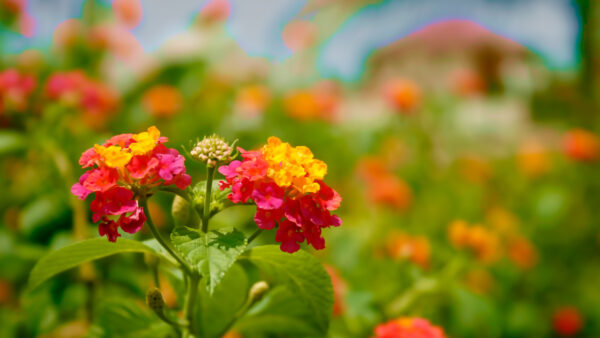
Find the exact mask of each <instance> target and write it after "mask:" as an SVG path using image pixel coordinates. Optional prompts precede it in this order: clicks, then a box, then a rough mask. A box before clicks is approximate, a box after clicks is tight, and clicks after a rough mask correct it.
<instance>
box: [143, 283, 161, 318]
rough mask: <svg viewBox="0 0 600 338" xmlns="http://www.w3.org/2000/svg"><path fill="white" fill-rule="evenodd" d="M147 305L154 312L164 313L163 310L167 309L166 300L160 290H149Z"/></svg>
mask: <svg viewBox="0 0 600 338" xmlns="http://www.w3.org/2000/svg"><path fill="white" fill-rule="evenodd" d="M146 304H148V306H149V307H150V308H151V309H152V310H154V312H161V313H162V311H163V308H164V307H165V300H164V299H163V296H162V293H161V292H160V290H159V289H158V288H154V289H150V290H148V293H147V294H146Z"/></svg>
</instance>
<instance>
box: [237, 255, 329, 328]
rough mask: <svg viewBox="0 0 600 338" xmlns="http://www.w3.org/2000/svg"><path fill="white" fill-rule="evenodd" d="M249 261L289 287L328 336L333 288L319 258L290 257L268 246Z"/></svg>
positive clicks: (313, 321) (250, 256) (316, 326)
mask: <svg viewBox="0 0 600 338" xmlns="http://www.w3.org/2000/svg"><path fill="white" fill-rule="evenodd" d="M247 259H248V260H249V261H250V262H252V263H253V264H254V265H256V266H257V267H258V268H259V269H260V270H261V271H263V272H264V273H266V274H267V275H268V276H270V277H271V278H273V279H274V280H275V281H276V282H279V283H281V284H284V285H285V286H287V287H288V288H289V290H290V291H291V292H292V293H293V294H294V295H295V297H296V298H298V299H300V300H301V301H302V303H303V304H304V305H305V306H306V307H307V309H308V313H310V314H311V315H312V318H311V321H312V323H313V324H314V325H315V328H316V329H317V330H318V332H319V333H320V334H321V335H325V334H326V333H327V329H328V327H329V321H330V320H331V313H332V311H333V287H332V285H331V278H330V277H329V274H328V273H327V272H326V271H325V269H323V266H322V265H321V263H320V262H319V261H318V260H317V259H316V258H315V257H313V256H312V255H310V254H308V253H306V252H305V251H298V252H296V253H294V254H288V253H284V252H282V251H281V250H280V249H279V246H277V245H265V246H260V247H256V248H254V249H252V250H250V252H249V254H248V256H247Z"/></svg>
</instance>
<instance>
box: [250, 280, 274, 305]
mask: <svg viewBox="0 0 600 338" xmlns="http://www.w3.org/2000/svg"><path fill="white" fill-rule="evenodd" d="M267 291H269V284H267V282H265V281H262V280H261V281H260V282H256V283H254V285H252V287H251V288H250V301H251V302H253V303H254V302H258V301H259V300H261V299H262V297H263V296H264V295H265V293H267Z"/></svg>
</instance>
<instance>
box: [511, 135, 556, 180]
mask: <svg viewBox="0 0 600 338" xmlns="http://www.w3.org/2000/svg"><path fill="white" fill-rule="evenodd" d="M517 163H518V165H519V169H520V170H521V172H523V173H524V174H525V175H527V176H530V177H538V176H540V175H543V174H545V173H547V172H548V170H549V169H550V158H549V156H548V151H547V150H546V148H545V147H544V146H543V145H542V144H540V143H538V142H535V141H528V142H525V143H523V144H522V145H521V147H520V148H519V151H518V154H517Z"/></svg>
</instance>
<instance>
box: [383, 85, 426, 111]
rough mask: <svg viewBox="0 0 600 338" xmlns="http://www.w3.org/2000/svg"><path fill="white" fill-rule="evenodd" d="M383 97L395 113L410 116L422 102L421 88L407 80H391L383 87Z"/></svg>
mask: <svg viewBox="0 0 600 338" xmlns="http://www.w3.org/2000/svg"><path fill="white" fill-rule="evenodd" d="M384 96H385V98H386V100H387V101H388V103H389V104H390V106H392V108H394V109H395V110H396V111H398V112H401V113H404V114H410V113H412V112H414V111H415V110H416V109H417V108H418V107H419V105H420V104H421V100H422V93H421V88H420V87H419V86H418V85H417V84H416V83H415V82H414V81H411V80H408V79H402V78H398V79H393V80H390V81H388V82H387V83H386V84H385V85H384Z"/></svg>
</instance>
